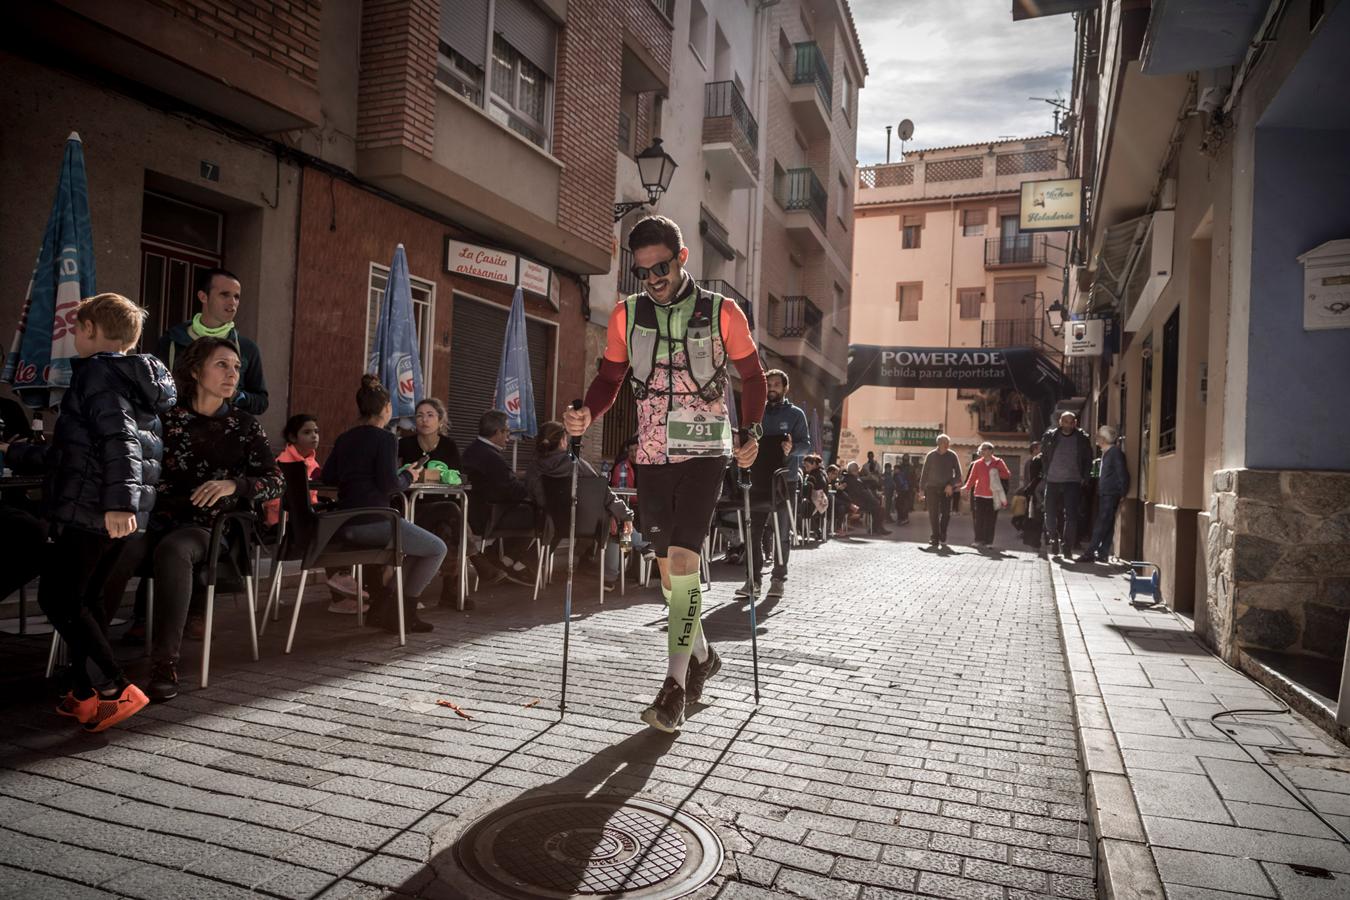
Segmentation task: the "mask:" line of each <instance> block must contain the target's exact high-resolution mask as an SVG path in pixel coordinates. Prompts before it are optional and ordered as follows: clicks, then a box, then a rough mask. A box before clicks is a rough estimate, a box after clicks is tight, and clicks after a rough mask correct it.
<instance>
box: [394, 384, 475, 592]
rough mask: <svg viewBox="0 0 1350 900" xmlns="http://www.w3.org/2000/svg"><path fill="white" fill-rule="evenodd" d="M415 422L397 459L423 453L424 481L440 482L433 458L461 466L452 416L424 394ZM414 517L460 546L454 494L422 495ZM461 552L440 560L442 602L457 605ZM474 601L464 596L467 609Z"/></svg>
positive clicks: (407, 459) (412, 460)
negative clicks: (447, 414)
mask: <svg viewBox="0 0 1350 900" xmlns="http://www.w3.org/2000/svg"><path fill="white" fill-rule="evenodd" d="M413 412H414V416H413V422H414V424H415V426H416V429H417V430H416V431H415V432H414V433H413V434H410V435H408V436H407V437H405V438H402V439H400V440H399V442H398V461H399V463H400V464H402V465H405V466H410V465H412V464H413V463H415V462H417V461H418V460H420V459H422V458H423V457H425V458H426V466H427V467H428V468H424V469H423V471H422V480H423V481H433V482H437V481H440V480H441V474H440V472H439V471H438V470H437V469H436V468H433V467H431V463H432V462H441V463H444V464H445V467H446V468H447V469H454V470H456V471H458V470H459V447H458V446H457V445H456V444H455V440H454V438H452V437H450V419H449V418H448V417H447V416H446V414H445V404H443V403H441V401H439V400H437V399H436V398H435V397H424V398H422V399H421V400H419V401H417V406H416V407H415V409H414V410H413ZM413 521H415V522H416V523H417V525H418V526H419V527H421V528H425V529H426V530H427V531H430V532H431V533H432V534H434V535H436V537H438V538H440V539H441V540H443V541H445V545H446V546H447V547H458V546H459V522H460V510H459V501H457V500H455V499H454V498H451V497H437V496H435V495H432V496H423V497H422V498H421V499H420V500H418V501H417V511H416V513H415V514H414V518H413ZM458 576H459V554H458V553H447V554H446V555H445V560H444V561H443V562H442V563H441V606H454V605H455V598H456V596H457V593H458V585H459V577H458ZM472 603H473V601H472V600H469V599H467V598H466V599H465V601H464V607H465V609H468V608H470V606H471V605H472Z"/></svg>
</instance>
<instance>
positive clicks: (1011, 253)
mask: <svg viewBox="0 0 1350 900" xmlns="http://www.w3.org/2000/svg"><path fill="white" fill-rule="evenodd" d="M1044 263H1045V235H1043V234H1008V235H1004V236H1002V237H996V238H990V239H989V240H987V241H985V242H984V264H985V266H1036V265H1043V264H1044Z"/></svg>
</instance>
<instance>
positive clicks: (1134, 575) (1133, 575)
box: [1129, 561, 1162, 603]
mask: <svg viewBox="0 0 1350 900" xmlns="http://www.w3.org/2000/svg"><path fill="white" fill-rule="evenodd" d="M1129 566H1130V602H1131V603H1133V602H1134V598H1135V596H1136V595H1140V596H1144V597H1150V598H1152V600H1153V602H1154V603H1161V602H1162V569H1161V567H1159V566H1158V564H1157V563H1151V562H1142V561H1134V562H1131V563H1130V564H1129Z"/></svg>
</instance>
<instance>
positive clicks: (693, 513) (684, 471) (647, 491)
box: [634, 456, 727, 557]
mask: <svg viewBox="0 0 1350 900" xmlns="http://www.w3.org/2000/svg"><path fill="white" fill-rule="evenodd" d="M634 468H635V469H636V470H637V488H638V498H637V500H638V518H639V519H641V520H642V535H643V537H645V538H646V539H647V540H648V541H649V542H650V543H651V545H652V549H653V550H655V551H656V555H657V556H660V557H664V556H666V555H667V554H668V553H669V551H670V548H671V547H683V548H684V549H686V550H692V551H693V552H694V553H702V552H703V539H704V538H706V537H707V536H708V529H709V528H710V527H711V526H712V517H713V511H714V510H715V509H716V508H717V501H718V498H720V497H721V496H722V476H723V474H724V473H725V472H726V469H727V458H726V457H725V456H706V457H698V458H696V459H689V460H685V461H684V462H680V463H666V464H665V465H658V466H634Z"/></svg>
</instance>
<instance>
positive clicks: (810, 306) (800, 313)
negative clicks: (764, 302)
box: [769, 297, 825, 350]
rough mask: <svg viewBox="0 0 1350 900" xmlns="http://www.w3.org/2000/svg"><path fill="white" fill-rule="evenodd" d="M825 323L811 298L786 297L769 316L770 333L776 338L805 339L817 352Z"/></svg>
mask: <svg viewBox="0 0 1350 900" xmlns="http://www.w3.org/2000/svg"><path fill="white" fill-rule="evenodd" d="M824 321H825V317H824V315H823V314H822V313H821V311H820V308H819V307H818V306H816V305H815V304H814V303H812V302H811V298H810V297H784V298H783V299H782V300H779V301H778V302H777V303H775V304H774V307H773V309H772V310H770V314H769V333H770V334H772V335H773V336H774V337H776V338H805V339H806V342H807V343H808V344H810V345H811V346H812V347H815V348H816V349H817V350H819V349H820V339H821V334H822V331H823V327H822V326H823V324H824Z"/></svg>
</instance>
